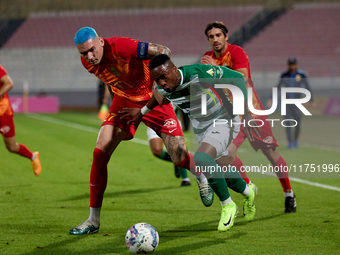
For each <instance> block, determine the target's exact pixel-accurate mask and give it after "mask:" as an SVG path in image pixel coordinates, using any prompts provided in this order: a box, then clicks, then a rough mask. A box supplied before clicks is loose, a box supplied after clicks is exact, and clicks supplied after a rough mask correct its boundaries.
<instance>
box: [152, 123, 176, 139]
mask: <svg viewBox="0 0 340 255" xmlns="http://www.w3.org/2000/svg"><path fill="white" fill-rule="evenodd" d="M178 122H179V125H180V126H181V128H182V123H181V122H180V121H179V120H178ZM146 134H147V136H148V141H150V140H152V139H155V138H161V137H159V136H158V135H157V133H156V132H155V131H154V130H153V129H152V128H151V127H148V129H147V130H146Z"/></svg>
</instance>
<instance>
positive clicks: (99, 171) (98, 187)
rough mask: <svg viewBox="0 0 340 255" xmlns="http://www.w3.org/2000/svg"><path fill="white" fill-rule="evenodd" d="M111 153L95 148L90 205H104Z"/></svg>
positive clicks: (95, 206)
mask: <svg viewBox="0 0 340 255" xmlns="http://www.w3.org/2000/svg"><path fill="white" fill-rule="evenodd" d="M109 160H110V155H108V154H106V153H105V152H103V151H102V150H100V149H98V148H95V149H94V152H93V161H92V167H91V175H90V207H93V208H98V207H102V202H103V197H104V192H105V189H106V185H107V164H108V163H109Z"/></svg>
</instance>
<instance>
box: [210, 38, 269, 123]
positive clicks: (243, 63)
mask: <svg viewBox="0 0 340 255" xmlns="http://www.w3.org/2000/svg"><path fill="white" fill-rule="evenodd" d="M204 55H208V56H210V57H212V58H213V59H214V60H215V62H216V64H217V65H219V66H225V67H228V68H230V69H232V70H237V69H240V68H247V69H248V77H249V79H248V82H247V88H249V87H251V88H252V89H253V95H252V99H253V100H252V101H253V106H254V108H255V109H257V110H265V108H264V107H263V105H262V103H261V100H260V98H259V96H258V95H257V92H256V90H255V88H254V84H253V82H252V80H251V74H250V67H249V58H248V55H247V54H246V52H245V51H244V50H243V49H242V48H241V47H240V46H237V45H232V44H229V43H228V47H227V50H226V52H225V53H224V54H223V55H222V56H221V57H220V58H216V57H215V55H214V51H213V50H212V51H208V52H206V53H205V54H204ZM248 97H249V96H248ZM228 98H229V100H230V101H233V97H232V95H231V93H230V91H228ZM252 115H253V118H256V117H257V115H255V114H252Z"/></svg>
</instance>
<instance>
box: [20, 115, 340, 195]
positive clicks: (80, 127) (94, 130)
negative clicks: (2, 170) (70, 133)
mask: <svg viewBox="0 0 340 255" xmlns="http://www.w3.org/2000/svg"><path fill="white" fill-rule="evenodd" d="M25 116H26V117H30V118H33V119H37V120H42V121H46V122H50V123H54V124H58V125H61V126H66V127H71V128H75V129H78V130H83V131H87V132H91V133H95V134H97V133H98V132H99V129H97V128H93V127H88V126H85V125H81V124H78V123H74V122H70V121H66V120H60V119H56V118H53V117H49V116H44V115H40V114H28V115H25ZM130 141H131V142H134V143H138V144H143V145H149V142H148V141H146V140H143V139H138V138H133V139H132V140H130ZM265 174H267V175H272V176H276V175H275V174H274V173H265ZM289 179H290V180H291V181H294V182H299V183H303V184H307V185H310V186H315V187H319V188H324V189H329V190H334V191H339V192H340V188H339V187H334V186H330V185H326V184H321V183H318V182H311V181H307V180H303V179H300V178H296V177H289Z"/></svg>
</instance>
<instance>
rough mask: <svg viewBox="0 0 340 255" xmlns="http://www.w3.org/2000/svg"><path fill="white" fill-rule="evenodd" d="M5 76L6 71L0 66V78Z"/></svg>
mask: <svg viewBox="0 0 340 255" xmlns="http://www.w3.org/2000/svg"><path fill="white" fill-rule="evenodd" d="M6 74H7V72H6V69H5V68H3V67H2V65H0V78H2V77H3V76H5V75H6Z"/></svg>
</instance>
